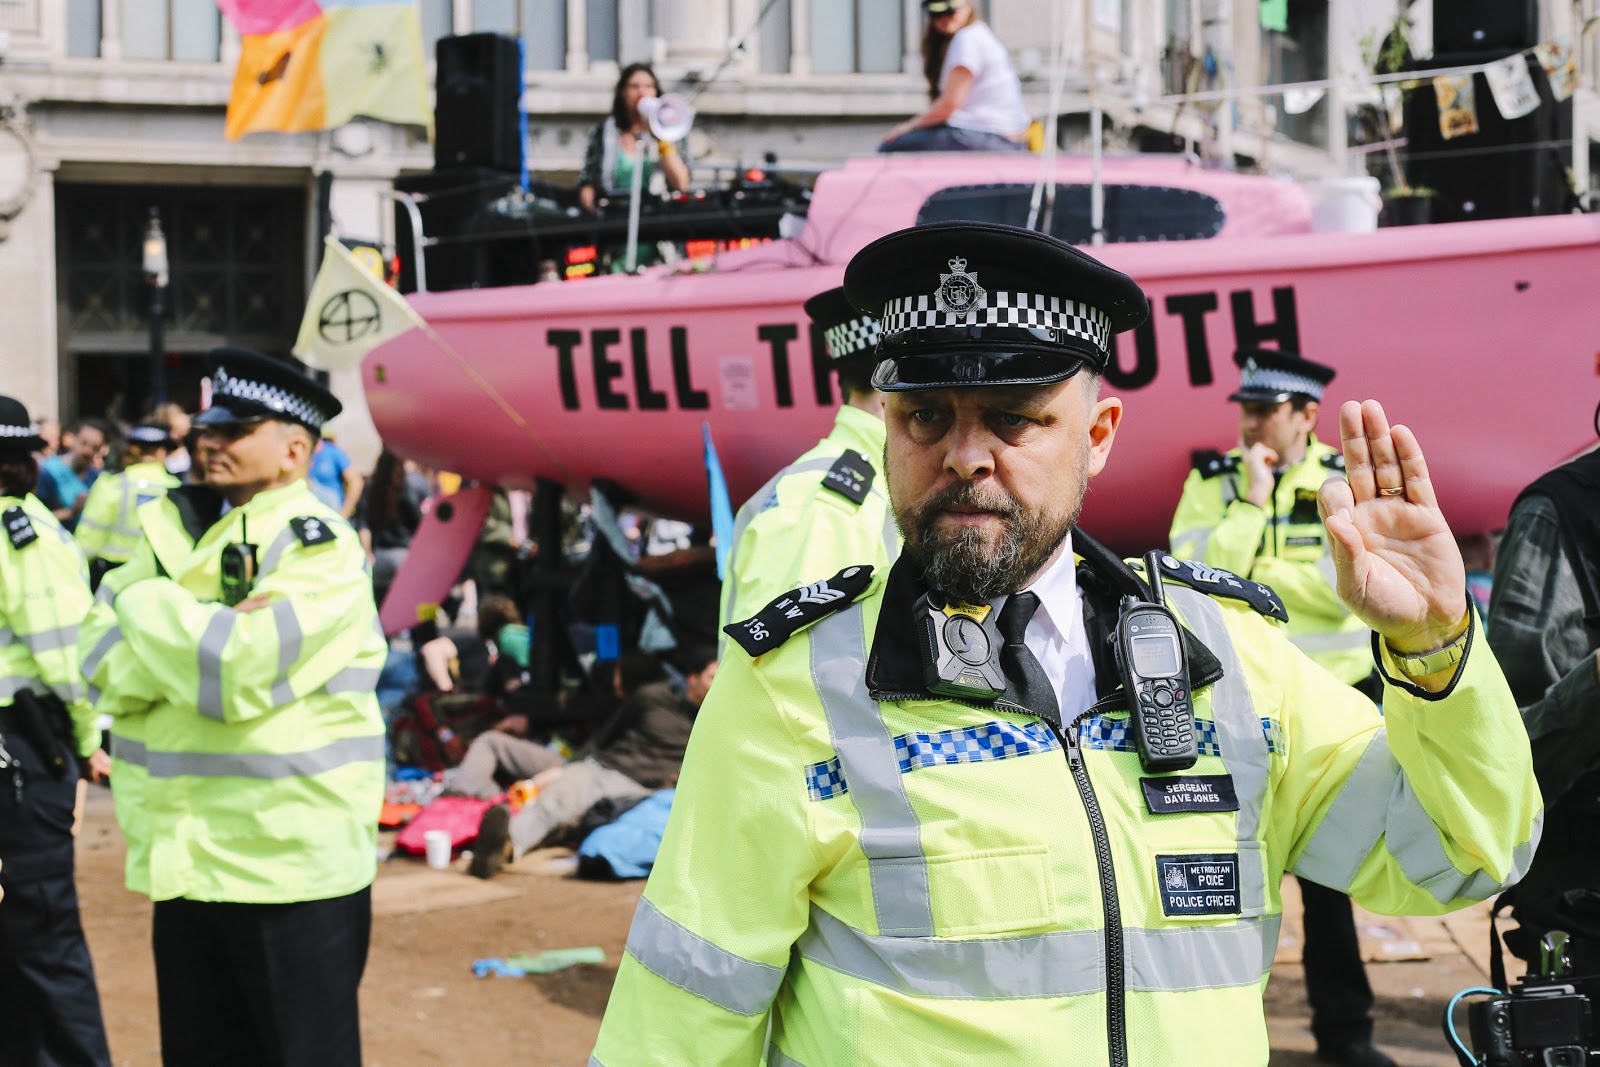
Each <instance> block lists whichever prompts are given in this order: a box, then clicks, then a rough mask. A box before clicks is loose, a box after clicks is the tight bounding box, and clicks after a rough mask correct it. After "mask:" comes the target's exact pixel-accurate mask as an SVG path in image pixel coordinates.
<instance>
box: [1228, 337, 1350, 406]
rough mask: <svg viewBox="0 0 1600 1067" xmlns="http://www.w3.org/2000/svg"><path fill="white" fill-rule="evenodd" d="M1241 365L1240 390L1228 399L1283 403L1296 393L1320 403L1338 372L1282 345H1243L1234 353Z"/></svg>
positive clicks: (1236, 363)
mask: <svg viewBox="0 0 1600 1067" xmlns="http://www.w3.org/2000/svg"><path fill="white" fill-rule="evenodd" d="M1233 362H1234V364H1235V365H1236V366H1238V368H1239V371H1240V373H1239V389H1238V391H1237V392H1235V393H1234V394H1233V395H1232V396H1230V397H1228V399H1229V400H1233V401H1238V402H1241V403H1243V402H1251V403H1264V404H1281V403H1283V402H1284V401H1285V400H1288V399H1290V398H1291V397H1295V396H1303V397H1307V398H1309V399H1311V400H1315V401H1318V402H1321V400H1322V391H1323V388H1324V387H1325V386H1326V385H1327V384H1328V383H1329V382H1331V381H1333V376H1334V374H1335V373H1337V372H1336V371H1334V369H1333V368H1332V367H1329V366H1325V365H1323V364H1321V363H1315V362H1313V361H1311V360H1309V359H1306V358H1305V357H1304V356H1302V355H1300V353H1298V352H1290V351H1288V350H1287V349H1279V348H1241V349H1239V350H1238V351H1237V352H1235V353H1234V354H1233Z"/></svg>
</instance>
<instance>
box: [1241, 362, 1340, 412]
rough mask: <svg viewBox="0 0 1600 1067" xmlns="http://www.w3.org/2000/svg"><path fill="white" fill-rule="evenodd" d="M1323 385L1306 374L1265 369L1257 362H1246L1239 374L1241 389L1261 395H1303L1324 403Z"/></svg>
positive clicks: (1272, 368) (1273, 368)
mask: <svg viewBox="0 0 1600 1067" xmlns="http://www.w3.org/2000/svg"><path fill="white" fill-rule="evenodd" d="M1322 388H1323V386H1322V383H1321V382H1319V381H1317V380H1316V379H1315V378H1310V377H1307V376H1306V375H1304V374H1296V373H1295V372H1294V371H1290V370H1280V369H1278V368H1275V367H1263V366H1261V365H1259V364H1258V363H1256V361H1255V360H1253V359H1249V360H1246V361H1245V364H1244V366H1243V367H1242V368H1241V369H1240V372H1239V389H1240V390H1241V391H1243V390H1250V391H1252V392H1259V393H1301V394H1303V395H1305V396H1309V397H1310V398H1311V399H1312V400H1315V401H1317V402H1318V403H1321V402H1322Z"/></svg>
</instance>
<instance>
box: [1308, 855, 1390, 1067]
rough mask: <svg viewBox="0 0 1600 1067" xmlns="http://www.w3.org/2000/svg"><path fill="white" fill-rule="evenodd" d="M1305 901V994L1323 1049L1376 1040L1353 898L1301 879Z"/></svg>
mask: <svg viewBox="0 0 1600 1067" xmlns="http://www.w3.org/2000/svg"><path fill="white" fill-rule="evenodd" d="M1300 898H1301V900H1302V901H1304V903H1305V937H1306V944H1305V952H1304V958H1305V970H1306V999H1307V1000H1309V1001H1310V1002H1311V1035H1312V1036H1313V1037H1315V1038H1316V1039H1317V1047H1318V1048H1319V1049H1326V1048H1337V1047H1339V1046H1342V1045H1367V1044H1371V1043H1372V987H1371V986H1370V985H1368V984H1367V969H1366V967H1364V966H1363V965H1362V963H1361V944H1360V942H1359V941H1358V940H1357V938H1356V921H1355V916H1354V915H1353V914H1352V913H1351V911H1350V898H1349V897H1347V896H1345V895H1344V894H1343V893H1340V892H1339V891H1337V890H1334V889H1329V888H1327V887H1326V886H1320V885H1318V884H1317V883H1315V882H1309V881H1307V880H1306V879H1304V878H1301V879H1300Z"/></svg>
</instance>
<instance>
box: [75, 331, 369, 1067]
mask: <svg viewBox="0 0 1600 1067" xmlns="http://www.w3.org/2000/svg"><path fill="white" fill-rule="evenodd" d="M207 369H208V373H209V374H210V377H211V384H212V404H211V407H210V408H208V409H206V410H205V411H203V412H201V413H200V414H199V415H197V416H196V417H195V420H194V422H195V428H196V429H197V430H198V431H199V435H200V436H199V455H198V457H197V458H198V462H199V464H200V465H201V466H203V468H204V471H205V481H204V483H203V484H199V485H189V486H182V487H179V488H177V489H173V490H172V491H170V492H169V493H168V494H167V495H166V496H164V497H162V498H161V499H158V500H154V501H151V502H150V503H147V504H145V505H144V506H143V507H142V508H140V509H139V519H140V522H141V524H142V526H143V529H144V540H143V541H142V542H141V543H140V545H139V547H138V549H137V551H136V552H135V553H134V556H133V558H132V559H131V560H130V561H129V562H128V563H127V564H125V565H123V566H121V567H119V568H117V569H116V570H114V571H112V572H111V573H110V574H108V575H107V576H106V578H105V580H104V581H103V582H102V583H101V586H100V589H99V591H98V592H97V593H96V603H95V608H94V611H93V612H92V613H91V615H90V618H89V620H88V621H87V622H86V624H85V626H84V628H83V632H82V635H81V639H80V644H79V647H80V649H81V650H82V651H83V655H84V661H83V673H84V676H85V678H86V679H87V680H88V681H89V683H90V684H91V685H92V686H94V687H96V688H97V689H98V691H99V703H98V706H99V709H100V710H101V711H102V712H105V713H108V714H110V715H111V716H112V717H113V726H112V757H113V766H112V785H113V787H114V790H115V797H116V809H117V820H118V822H119V823H120V824H121V826H122V830H123V834H124V836H125V837H126V839H127V844H128V857H127V884H128V888H130V889H132V890H134V891H135V892H139V893H145V894H148V895H149V896H150V898H151V899H152V900H153V901H155V911H154V921H153V922H154V929H153V938H152V940H153V944H154V949H155V964H156V985H157V993H158V998H159V1004H160V1013H161V1045H162V1059H163V1062H165V1063H167V1064H169V1065H186V1064H196V1065H199V1064H216V1063H239V1064H246V1063H248V1064H270V1065H278V1064H284V1065H287V1064H327V1065H336V1064H357V1063H360V1061H361V1034H360V1026H359V1018H358V1012H357V989H358V987H359V985H360V982H361V975H362V971H363V969H364V968H365V966H366V958H367V945H368V939H369V935H370V932H371V925H372V898H371V885H372V880H373V877H374V876H375V874H376V870H377V867H376V856H377V820H378V809H379V807H380V806H381V805H382V801H383V766H384V744H383V740H384V739H383V720H382V717H381V716H380V714H379V711H378V703H377V699H376V697H375V696H374V693H373V689H374V686H375V684H376V682H377V677H378V671H379V669H380V668H381V667H382V665H383V662H384V658H385V646H384V641H383V637H382V634H381V633H380V631H379V629H378V625H377V611H376V608H375V607H374V605H373V601H372V586H371V582H370V581H369V580H368V578H367V575H366V571H365V567H364V563H365V554H364V553H363V551H362V548H361V543H360V540H359V538H358V537H357V536H356V533H355V531H354V530H353V529H351V527H350V526H349V524H348V523H347V522H345V520H344V519H343V518H341V517H340V516H339V514H338V513H337V512H336V511H334V510H333V509H332V508H330V507H328V506H326V505H325V504H322V503H321V502H319V501H318V500H317V499H316V497H315V496H313V495H312V493H311V490H310V489H309V487H308V485H307V482H306V472H307V469H308V466H309V463H310V459H311V453H312V451H313V449H314V448H315V447H316V442H317V436H318V431H319V429H320V427H321V426H322V424H323V423H324V422H326V421H327V420H328V419H329V418H331V417H333V416H334V415H336V414H337V413H338V412H339V409H340V405H339V402H338V400H336V399H335V398H334V396H333V395H332V394H331V393H329V392H328V391H327V390H326V389H324V388H323V387H322V386H321V385H318V384H317V383H316V382H314V381H312V380H311V379H309V378H307V377H306V376H304V375H303V374H301V373H299V372H298V371H296V370H295V369H293V368H292V367H291V366H290V365H288V364H286V363H283V362H281V361H278V360H274V359H270V358H268V357H267V356H264V355H260V354H258V353H254V352H249V351H244V350H241V349H234V348H221V349H217V350H215V351H213V352H212V353H211V354H210V355H209V356H208V357H207Z"/></svg>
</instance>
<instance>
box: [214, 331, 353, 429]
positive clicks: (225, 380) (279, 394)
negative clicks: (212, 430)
mask: <svg viewBox="0 0 1600 1067" xmlns="http://www.w3.org/2000/svg"><path fill="white" fill-rule="evenodd" d="M206 373H207V374H208V375H209V376H210V378H211V406H210V407H208V408H206V409H205V410H204V411H202V412H200V414H198V415H196V416H195V417H194V424H195V425H196V426H218V425H224V424H227V423H239V422H254V421H257V420H259V419H281V420H284V421H286V422H298V423H299V424H300V425H302V426H304V427H305V428H306V429H308V430H310V431H311V432H312V433H315V434H320V433H321V432H322V425H323V423H325V422H327V421H328V420H329V419H331V418H333V417H334V416H335V415H337V414H339V412H340V411H342V410H344V405H342V404H340V403H339V400H338V398H337V397H335V396H334V395H333V394H332V393H330V392H329V391H328V390H327V389H326V388H325V387H324V386H323V385H322V384H321V383H319V382H317V381H316V380H315V379H314V378H311V377H309V376H307V375H305V374H302V373H301V372H300V371H299V370H297V369H296V368H295V367H294V366H293V365H291V364H289V363H286V362H284V361H283V360H280V359H273V358H272V357H271V356H264V355H262V354H261V353H260V352H252V351H250V350H249V349H248V348H231V347H228V348H213V349H212V350H211V351H210V352H209V353H208V354H207V355H206Z"/></svg>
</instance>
